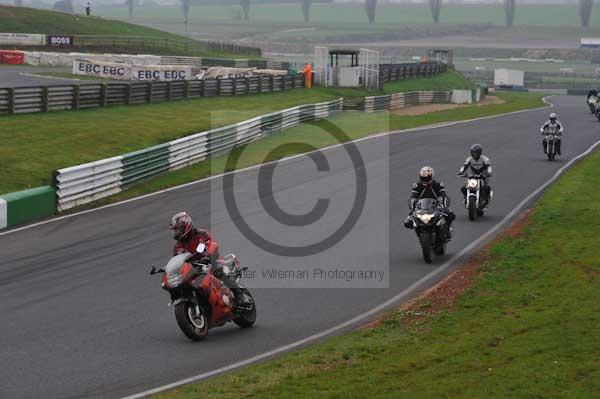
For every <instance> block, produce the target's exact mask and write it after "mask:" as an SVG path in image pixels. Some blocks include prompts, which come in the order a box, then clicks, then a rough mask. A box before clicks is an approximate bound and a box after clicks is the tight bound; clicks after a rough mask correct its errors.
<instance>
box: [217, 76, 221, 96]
mask: <svg viewBox="0 0 600 399" xmlns="http://www.w3.org/2000/svg"><path fill="white" fill-rule="evenodd" d="M220 95H221V78H217V96H220Z"/></svg>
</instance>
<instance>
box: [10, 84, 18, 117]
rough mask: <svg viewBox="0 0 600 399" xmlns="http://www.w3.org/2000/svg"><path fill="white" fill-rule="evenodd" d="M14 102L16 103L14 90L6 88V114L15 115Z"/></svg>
mask: <svg viewBox="0 0 600 399" xmlns="http://www.w3.org/2000/svg"><path fill="white" fill-rule="evenodd" d="M16 102H17V100H16V99H15V88H14V87H9V88H8V113H9V114H14V113H15V110H16V108H17V104H16Z"/></svg>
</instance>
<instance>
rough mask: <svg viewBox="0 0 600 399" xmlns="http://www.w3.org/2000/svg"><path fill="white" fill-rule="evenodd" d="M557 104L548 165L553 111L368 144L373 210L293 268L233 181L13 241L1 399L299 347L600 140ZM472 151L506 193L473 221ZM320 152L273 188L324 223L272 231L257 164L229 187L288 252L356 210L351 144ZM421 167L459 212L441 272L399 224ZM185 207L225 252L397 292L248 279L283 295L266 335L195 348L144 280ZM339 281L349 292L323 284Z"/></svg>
mask: <svg viewBox="0 0 600 399" xmlns="http://www.w3.org/2000/svg"><path fill="white" fill-rule="evenodd" d="M553 101H554V102H555V104H556V107H555V108H554V109H553V111H555V112H557V113H558V115H559V119H560V120H561V121H562V122H563V123H564V125H565V127H566V134H565V136H564V137H565V139H564V146H563V156H562V158H561V159H560V160H558V161H556V162H553V163H550V162H548V161H546V160H545V158H544V154H543V153H542V148H541V138H540V135H539V126H540V125H541V124H542V123H543V122H544V120H545V118H546V117H547V115H548V113H549V112H550V109H541V110H535V111H530V112H524V113H517V114H513V115H506V116H501V117H497V118H490V119H484V120H479V121H472V122H468V123H463V124H456V125H453V126H450V127H444V128H439V129H427V130H421V131H415V132H407V133H400V134H393V135H389V136H383V137H377V138H372V139H369V140H363V141H360V142H358V143H357V144H356V147H357V149H358V150H359V151H360V154H361V156H362V159H363V160H364V169H363V170H364V171H365V172H366V176H367V179H366V183H367V191H366V198H365V199H366V201H365V205H364V209H363V211H362V214H361V215H360V217H359V218H358V220H357V222H356V225H355V226H354V228H353V229H352V231H351V232H350V234H348V235H347V236H345V237H344V238H343V239H342V240H341V241H339V242H338V243H337V244H335V245H334V246H333V247H331V248H329V249H326V250H325V251H324V252H323V253H321V254H316V255H308V256H306V257H303V258H302V257H300V258H298V257H286V256H285V255H283V254H280V255H275V254H272V253H269V252H267V251H264V250H262V249H260V248H258V247H256V246H255V245H254V244H252V243H251V242H250V241H249V240H248V239H247V238H245V237H244V236H243V235H242V234H241V233H240V232H239V231H238V229H237V228H236V227H235V226H234V224H233V223H234V222H233V221H232V218H231V217H230V216H229V213H228V212H227V210H226V207H225V205H224V203H223V190H221V187H222V179H221V178H217V179H213V180H211V181H206V182H202V183H199V184H194V185H189V186H187V187H184V188H180V189H177V190H172V191H168V192H165V193H161V194H158V195H155V196H150V197H147V198H144V199H140V200H137V201H133V202H129V203H125V204H121V205H118V206H113V207H109V208H105V209H101V210H98V211H93V212H90V213H85V214H81V215H77V216H74V217H69V218H65V219H62V220H58V221H55V222H51V223H47V224H42V225H39V226H36V227H32V228H30V229H25V230H21V231H17V232H14V233H10V234H6V235H0V287H1V290H0V292H1V293H0V314H1V315H2V323H1V324H0V337H1V342H2V345H1V346H0V359H2V365H3V367H1V368H0V381H1V382H0V398H41V397H48V398H119V397H123V396H127V395H132V394H135V393H138V392H142V391H145V390H147V389H151V388H155V387H158V386H161V385H164V384H168V383H172V382H174V381H178V380H181V379H184V378H188V377H191V376H194V375H198V374H201V373H205V372H208V371H211V370H214V369H217V368H219V367H223V366H227V365H229V364H231V363H234V362H238V361H241V360H244V359H247V358H250V357H252V356H255V355H258V354H261V353H264V352H267V351H270V350H273V349H275V348H278V347H281V346H284V345H287V344H290V343H293V342H295V341H298V340H301V339H303V338H305V337H308V336H310V335H313V334H316V333H319V332H321V331H324V330H326V329H328V328H331V327H333V326H336V325H338V324H340V323H342V322H344V321H346V320H349V319H351V318H353V317H355V316H357V315H360V314H362V313H364V312H366V311H368V310H369V309H372V308H373V307H375V306H377V305H379V304H381V303H382V302H384V301H386V300H387V299H389V298H391V297H393V296H395V295H396V294H398V293H399V292H401V291H403V290H405V289H406V288H407V287H409V286H410V285H411V284H412V283H414V282H415V281H417V280H419V279H420V278H422V277H423V276H425V275H426V274H428V273H430V272H431V271H433V270H434V269H436V268H437V267H439V266H440V265H441V264H443V263H444V261H447V260H448V259H450V257H451V256H452V255H453V254H456V253H458V252H459V251H460V250H461V249H462V248H464V247H465V246H467V245H469V244H470V243H472V242H473V241H474V240H476V239H477V238H479V237H480V236H482V234H484V233H485V232H486V231H488V230H489V229H491V228H492V227H493V226H494V225H496V224H497V223H498V222H499V221H500V220H502V219H503V218H504V217H505V216H506V215H507V214H508V213H509V212H510V211H511V210H512V209H513V208H514V207H515V206H516V205H517V204H518V203H519V202H520V201H522V200H523V199H524V198H525V197H527V196H528V195H529V194H530V193H531V192H533V191H534V190H535V189H536V188H538V187H540V186H541V185H542V184H543V183H545V182H546V181H547V180H548V179H549V178H551V177H552V176H553V175H554V173H555V172H556V171H557V170H558V169H559V168H560V167H562V166H563V165H565V163H566V162H567V161H568V160H570V159H571V158H573V157H575V156H577V155H578V154H580V153H582V152H584V151H585V150H586V149H587V148H588V147H589V146H590V145H591V144H593V143H594V142H596V141H597V140H598V139H600V125H599V124H598V122H597V121H596V119H595V118H594V117H593V116H592V115H591V114H590V113H589V112H588V111H587V107H586V106H585V101H584V99H583V98H582V97H555V98H553ZM324 134H326V133H324ZM474 142H479V143H481V144H482V145H483V147H484V154H486V155H488V156H489V157H490V158H491V159H492V162H493V167H494V177H493V179H492V181H491V183H492V186H493V189H494V191H495V197H494V204H493V206H492V207H491V209H490V210H489V212H488V214H487V215H486V216H485V217H484V218H483V219H479V220H477V221H476V222H469V220H468V218H467V215H466V211H465V209H464V208H463V207H462V206H461V201H460V199H459V197H460V191H459V187H460V185H461V184H462V183H463V179H462V178H459V177H457V176H456V172H457V170H458V169H459V167H460V165H461V164H462V162H463V161H464V159H465V158H466V157H467V155H468V148H469V145H470V144H472V143H474ZM323 154H324V155H325V156H326V158H327V161H328V167H329V172H322V171H321V172H320V171H318V170H317V168H316V166H315V163H314V161H313V159H311V158H309V157H306V156H301V157H296V158H294V159H292V160H289V161H285V162H282V163H281V164H279V165H278V166H277V168H276V170H275V172H274V178H273V190H274V196H275V199H276V200H277V203H278V204H279V205H280V206H281V208H282V209H283V211H285V212H290V213H295V214H304V213H307V212H309V211H310V210H311V209H312V208H313V207H314V206H315V203H316V202H317V200H318V199H319V198H321V197H322V198H327V199H330V203H329V205H328V208H327V210H326V211H325V213H324V215H323V217H322V218H321V219H319V220H318V221H316V222H315V223H314V224H313V225H312V226H310V227H302V226H299V227H294V228H290V227H287V226H284V225H282V224H280V223H278V222H276V221H274V220H273V219H272V217H271V216H270V215H269V214H268V213H267V211H265V208H264V207H263V205H262V204H261V200H260V199H259V195H258V190H257V188H256V187H257V176H258V174H259V169H258V168H255V169H250V170H247V171H242V172H240V173H237V174H235V186H234V188H233V189H230V188H228V189H227V190H230V192H233V193H234V194H235V198H236V202H237V204H238V206H239V208H240V212H241V215H242V216H243V218H244V220H246V221H247V223H248V224H249V225H250V226H252V227H253V228H254V229H256V230H258V231H259V233H260V234H262V235H263V236H264V237H266V238H268V239H270V240H272V241H276V242H278V243H283V244H285V245H296V246H300V245H308V244H311V243H313V242H316V241H319V240H323V239H324V238H325V237H326V236H327V235H328V234H330V233H332V232H333V231H334V230H336V229H337V227H338V226H339V225H340V224H341V223H343V222H344V220H345V219H346V216H347V215H348V214H349V212H350V208H351V207H352V204H353V201H354V197H355V191H356V184H355V173H354V170H353V169H352V167H351V164H350V161H349V157H348V155H347V153H346V150H345V149H344V148H343V147H341V146H340V147H336V148H332V149H329V150H326V151H324V152H323ZM424 163H425V164H430V165H431V166H433V167H434V168H435V169H436V177H437V178H439V179H441V180H443V181H444V182H445V183H446V186H447V190H448V192H449V193H450V195H451V196H452V198H453V199H454V204H453V209H454V211H455V212H456V214H457V220H456V222H455V229H456V231H455V237H454V240H453V241H452V242H451V243H450V244H449V246H448V250H449V254H448V255H446V256H445V257H443V258H438V259H436V260H435V261H434V263H433V264H431V265H427V264H425V263H424V262H423V260H422V258H421V254H420V250H419V248H418V244H417V239H416V237H415V236H414V233H413V232H412V231H409V230H406V229H404V227H402V221H403V219H404V217H405V216H406V214H407V205H406V199H407V197H408V195H409V192H410V189H411V185H412V182H413V181H414V179H415V177H416V174H417V171H418V168H419V167H420V166H421V165H422V164H424ZM361 183H365V182H364V181H362V182H361ZM227 190H226V191H227ZM211 193H212V195H211ZM211 196H212V199H211ZM271 206H272V204H271ZM179 210H189V211H190V212H191V214H192V216H193V217H194V218H195V219H196V220H197V221H202V222H201V223H199V224H209V223H210V226H211V229H212V230H213V232H214V233H215V234H216V236H217V238H218V239H219V242H220V244H221V247H222V252H223V253H227V252H230V251H234V252H236V253H238V254H239V256H240V259H241V260H242V261H243V262H244V261H245V262H246V263H247V264H249V265H251V267H252V268H254V270H259V269H261V268H263V267H266V268H269V267H277V266H281V267H291V268H300V267H305V268H309V267H310V268H313V267H315V266H319V267H323V268H344V267H347V268H349V269H355V270H356V269H359V268H361V267H364V268H367V267H368V268H372V269H373V270H376V271H379V272H382V273H384V274H385V280H386V281H389V288H353V289H350V288H346V289H343V288H339V287H340V286H343V285H344V284H345V283H344V282H340V281H334V280H331V279H330V280H327V279H325V280H322V279H321V280H319V281H297V280H295V281H288V280H285V279H283V280H279V281H269V280H268V279H250V280H248V281H247V283H248V285H249V286H250V287H256V286H260V287H265V286H266V287H273V288H255V289H253V290H252V291H253V294H254V297H255V299H256V301H257V305H258V319H257V324H256V326H255V328H252V329H249V330H241V329H239V328H237V327H235V326H234V325H233V324H232V325H229V326H226V327H223V328H217V329H214V330H211V331H210V333H209V336H208V339H207V340H206V341H204V342H201V343H193V342H191V341H189V340H188V339H187V338H186V337H185V336H184V335H183V334H182V333H181V332H180V331H179V329H178V327H177V325H176V323H175V319H174V316H173V311H172V309H171V308H169V307H167V303H168V295H167V293H166V292H164V291H163V290H161V289H160V281H159V279H158V278H157V277H156V276H152V277H151V276H148V275H147V271H148V269H149V266H150V265H161V264H164V263H166V261H167V260H168V258H169V256H170V251H171V248H172V245H173V240H172V239H171V238H170V235H169V231H168V229H167V225H168V221H169V218H170V216H171V215H172V214H173V213H174V212H176V211H179ZM208 215H211V217H210V218H209V216H208ZM236 221H237V220H236ZM273 252H276V251H273ZM388 266H389V268H388ZM388 272H389V273H388ZM388 279H389V280H388ZM354 283H357V282H352V284H354ZM286 284H287V285H289V286H290V287H306V286H307V285H308V286H311V284H312V286H317V287H321V288H288V289H285V288H283V286H285V285H286ZM360 284H362V283H360V282H359V283H358V285H360ZM369 284H371V283H369ZM328 285H331V286H335V287H338V288H323V287H326V286H328ZM370 286H372V287H376V286H377V283H373V284H371V285H370Z"/></svg>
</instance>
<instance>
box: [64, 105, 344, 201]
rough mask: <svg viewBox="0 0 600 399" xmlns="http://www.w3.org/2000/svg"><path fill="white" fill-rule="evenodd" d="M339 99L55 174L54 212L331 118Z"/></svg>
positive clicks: (340, 106)
mask: <svg viewBox="0 0 600 399" xmlns="http://www.w3.org/2000/svg"><path fill="white" fill-rule="evenodd" d="M342 107H343V99H341V98H340V99H337V100H334V101H330V102H324V103H319V104H308V105H300V106H298V107H294V108H289V109H285V110H282V111H278V112H273V113H271V114H268V115H262V116H258V117H255V118H252V119H249V120H246V121H243V122H239V123H236V124H233V125H229V126H225V127H221V128H218V129H212V130H208V131H205V132H201V133H196V134H193V135H191V136H187V137H183V138H181V139H177V140H173V141H170V142H168V143H164V144H159V145H157V146H154V147H150V148H145V149H143V150H139V151H135V152H131V153H128V154H124V155H120V156H116V157H112V158H108V159H103V160H100V161H96V162H90V163H86V164H83V165H78V166H73V167H70V168H64V169H59V170H57V171H55V172H54V183H55V186H56V189H57V191H56V194H57V197H58V200H57V204H58V207H57V208H58V211H64V210H66V209H70V208H73V207H76V206H78V205H81V204H85V203H88V202H91V201H94V200H97V199H99V198H103V197H107V196H109V195H113V194H116V193H118V192H121V191H123V190H124V189H126V188H127V187H129V186H131V185H133V184H135V183H137V182H139V181H142V180H145V179H148V178H150V177H152V176H155V175H157V174H160V173H163V172H167V171H170V170H175V169H179V168H182V167H185V166H187V165H191V164H194V163H196V162H200V161H203V160H205V159H206V158H208V157H211V156H218V155H221V154H224V153H227V152H228V151H229V150H231V149H232V148H234V147H236V146H239V145H242V144H246V143H248V142H250V141H253V140H256V139H259V138H261V137H264V136H268V135H271V134H274V133H277V132H280V131H281V130H283V129H285V128H287V127H290V126H294V125H297V124H299V123H302V122H306V121H312V120H316V119H320V118H325V117H327V116H330V115H334V114H336V113H338V112H340V111H341V110H342Z"/></svg>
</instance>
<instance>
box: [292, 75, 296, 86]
mask: <svg viewBox="0 0 600 399" xmlns="http://www.w3.org/2000/svg"><path fill="white" fill-rule="evenodd" d="M291 78H292V89H295V88H296V77H295V76H292V77H291Z"/></svg>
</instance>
